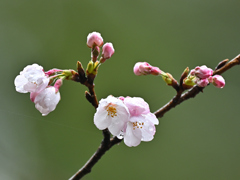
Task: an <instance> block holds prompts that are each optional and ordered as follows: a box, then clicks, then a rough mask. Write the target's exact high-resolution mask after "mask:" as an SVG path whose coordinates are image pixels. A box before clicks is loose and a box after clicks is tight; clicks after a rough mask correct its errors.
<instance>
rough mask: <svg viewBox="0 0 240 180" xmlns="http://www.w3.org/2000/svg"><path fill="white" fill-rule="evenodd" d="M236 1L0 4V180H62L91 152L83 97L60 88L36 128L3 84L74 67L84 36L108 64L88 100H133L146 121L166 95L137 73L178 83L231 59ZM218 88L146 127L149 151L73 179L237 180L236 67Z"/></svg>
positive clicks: (11, 0)
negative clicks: (38, 69)
mask: <svg viewBox="0 0 240 180" xmlns="http://www.w3.org/2000/svg"><path fill="white" fill-rule="evenodd" d="M239 6H240V1H238V0H235V1H234V0H210V1H207V0H202V1H199V0H184V1H177V0H175V1H173V0H170V1H166V0H162V1H159V0H148V1H146V0H139V1H136V0H132V1H127V0H121V1H110V0H102V1H86V0H52V1H47V0H33V1H30V0H1V1H0V61H1V77H2V82H3V83H2V85H1V87H2V88H1V89H0V92H1V94H0V101H1V103H0V179H1V180H65V179H68V178H70V177H71V176H72V175H73V174H74V173H75V172H76V171H77V170H78V169H79V168H81V166H82V165H84V164H85V162H86V161H87V160H88V159H89V158H90V156H91V155H92V154H93V153H94V152H95V150H96V149H97V147H98V146H99V144H100V142H101V139H102V135H101V131H99V130H98V129H97V128H96V127H95V126H94V124H93V115H94V112H95V111H94V108H93V107H92V106H91V105H90V104H89V103H88V102H87V101H86V99H85V98H84V91H85V90H86V88H85V87H84V86H81V85H80V84H78V83H74V82H71V81H64V85H63V87H61V89H60V92H61V101H60V103H59V104H58V106H57V108H56V110H55V111H54V112H52V113H50V114H49V115H48V116H46V117H42V116H41V114H40V113H39V112H38V111H37V110H36V109H35V108H34V104H33V103H32V102H31V101H30V99H29V94H20V93H17V92H16V91H15V87H14V84H13V81H14V78H15V77H16V76H17V75H18V74H19V72H20V71H21V70H22V69H23V68H24V67H25V66H26V65H28V64H33V63H38V64H40V65H42V66H43V67H44V69H45V70H49V69H51V68H54V67H55V68H60V69H75V68H76V62H77V60H79V61H81V62H82V63H83V65H84V66H85V67H86V65H87V62H88V61H89V60H90V49H89V48H88V47H87V46H86V37H87V35H88V33H90V32H92V31H98V32H100V33H101V34H102V36H103V38H104V40H105V42H112V43H113V44H114V48H115V50H116V52H115V54H114V56H113V57H112V58H111V59H110V60H108V61H107V62H106V63H105V64H103V65H102V66H101V67H100V69H99V74H98V76H97V79H96V81H95V84H96V92H97V96H98V98H99V99H101V98H106V97H107V96H108V95H109V94H112V95H114V96H121V95H122V96H140V97H143V98H144V99H145V100H146V101H147V102H148V103H149V104H150V107H151V111H152V112H154V111H156V110H157V109H158V108H160V107H161V106H163V105H164V104H165V103H167V102H168V101H169V100H170V99H171V98H172V97H173V96H174V95H175V92H174V90H173V89H172V88H171V87H168V86H167V85H165V83H164V82H163V81H162V80H161V78H160V77H154V76H144V77H137V76H135V75H134V74H133V72H132V68H133V65H134V64H135V63H136V62H137V61H147V62H149V63H150V64H152V65H154V66H158V67H160V69H162V70H164V71H166V72H170V73H171V74H172V75H173V76H174V77H175V78H177V79H178V78H179V77H180V74H181V73H182V71H183V70H184V69H185V68H186V67H187V66H188V67H189V68H190V69H192V68H194V67H195V66H197V65H203V64H206V65H207V66H209V67H211V68H214V67H215V66H216V64H218V62H219V61H221V60H223V59H225V58H230V59H232V58H234V57H235V56H236V55H238V54H239V53H240V48H239V47H240V46H239V44H240V38H239V37H240V36H239V29H240V11H239ZM223 76H224V78H225V80H226V86H225V88H224V89H218V88H215V87H214V86H212V85H211V86H209V87H207V88H206V89H205V90H204V93H203V94H202V93H201V94H199V95H198V96H197V97H196V98H194V99H191V100H189V101H187V102H184V103H183V104H181V105H180V106H177V107H176V108H174V109H173V110H171V111H170V112H168V113H167V114H165V116H164V117H163V118H161V119H160V124H159V125H158V126H157V132H156V135H155V138H154V140H153V141H151V142H148V143H144V142H142V143H141V144H140V145H139V146H138V147H136V148H133V147H132V148H129V147H127V146H126V145H125V144H124V143H121V144H120V145H118V146H115V147H113V148H112V149H111V150H110V151H109V152H107V153H106V154H105V155H104V156H103V158H102V159H101V160H100V161H99V162H98V163H97V165H96V166H94V168H93V171H92V173H90V174H89V175H87V176H85V177H84V178H83V179H86V180H95V179H100V180H102V179H105V180H110V179H114V180H122V179H127V180H128V179H129V180H130V179H141V180H145V179H154V180H155V179H163V180H203V179H204V180H226V179H231V180H238V179H240V170H239V169H240V131H239V129H240V119H239V101H240V95H239V92H240V80H239V67H234V68H233V69H231V70H230V71H228V72H226V73H224V75H223Z"/></svg>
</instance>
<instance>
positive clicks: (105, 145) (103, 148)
mask: <svg viewBox="0 0 240 180" xmlns="http://www.w3.org/2000/svg"><path fill="white" fill-rule="evenodd" d="M103 136H104V139H103V140H102V142H101V144H100V146H99V147H98V150H97V151H96V152H95V153H94V154H93V155H92V157H91V158H90V159H89V160H88V161H87V163H86V164H85V165H84V166H83V167H82V168H81V169H80V170H79V171H78V172H77V173H76V174H74V175H73V176H72V177H71V178H70V179H69V180H79V179H81V178H82V177H83V176H85V175H86V174H88V173H90V172H91V170H92V167H93V166H94V165H95V164H96V163H97V162H98V161H99V160H100V159H101V157H102V156H103V155H104V154H105V152H107V151H108V150H109V149H110V148H111V147H112V146H114V145H115V144H118V143H120V142H121V141H122V139H118V138H117V137H113V138H112V139H111V140H110V133H109V131H108V130H107V129H105V130H103Z"/></svg>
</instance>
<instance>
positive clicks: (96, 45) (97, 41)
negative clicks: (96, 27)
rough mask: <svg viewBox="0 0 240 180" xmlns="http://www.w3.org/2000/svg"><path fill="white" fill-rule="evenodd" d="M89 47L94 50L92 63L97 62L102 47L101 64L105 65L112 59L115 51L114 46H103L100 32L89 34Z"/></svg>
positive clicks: (108, 44)
mask: <svg viewBox="0 0 240 180" xmlns="http://www.w3.org/2000/svg"><path fill="white" fill-rule="evenodd" d="M87 46H88V47H89V48H92V61H93V62H95V61H96V60H97V58H98V55H99V54H100V47H101V46H103V47H102V56H101V59H100V62H101V63H104V62H105V61H106V60H107V59H109V58H111V57H112V55H113V54H114V52H115V50H114V48H113V44H112V43H110V42H107V43H105V44H103V38H102V36H101V34H100V33H99V32H92V33H89V34H88V36H87Z"/></svg>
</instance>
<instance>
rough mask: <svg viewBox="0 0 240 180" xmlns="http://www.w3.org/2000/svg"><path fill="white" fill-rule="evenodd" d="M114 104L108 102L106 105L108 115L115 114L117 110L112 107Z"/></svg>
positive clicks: (112, 115)
mask: <svg viewBox="0 0 240 180" xmlns="http://www.w3.org/2000/svg"><path fill="white" fill-rule="evenodd" d="M114 106H115V104H112V103H110V104H109V105H108V106H107V112H108V116H111V117H112V118H113V117H114V116H117V110H116V108H115V107H114Z"/></svg>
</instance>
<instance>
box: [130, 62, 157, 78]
mask: <svg viewBox="0 0 240 180" xmlns="http://www.w3.org/2000/svg"><path fill="white" fill-rule="evenodd" d="M152 68H153V67H152V66H151V65H150V64H148V63H147V62H138V63H136V64H135V66H134V67H133V72H134V74H136V75H137V76H141V75H147V74H151V71H152Z"/></svg>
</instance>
